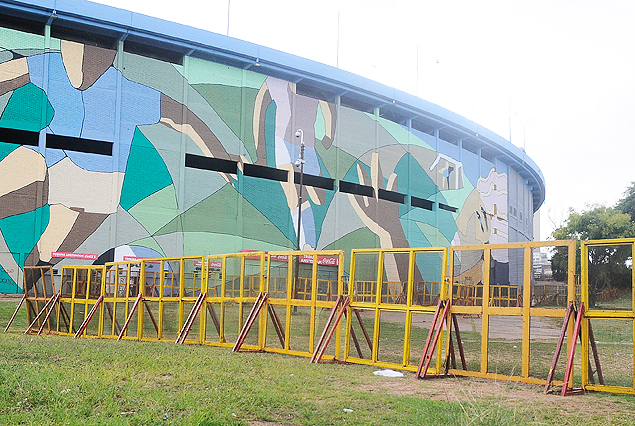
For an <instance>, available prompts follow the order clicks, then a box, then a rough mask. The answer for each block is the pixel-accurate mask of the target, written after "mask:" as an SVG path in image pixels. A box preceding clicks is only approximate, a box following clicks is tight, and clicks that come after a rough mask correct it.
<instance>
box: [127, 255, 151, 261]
mask: <svg viewBox="0 0 635 426" xmlns="http://www.w3.org/2000/svg"><path fill="white" fill-rule="evenodd" d="M143 259H150V258H149V257H137V256H124V257H123V261H124V262H131V261H135V260H143Z"/></svg>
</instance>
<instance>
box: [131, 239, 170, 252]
mask: <svg viewBox="0 0 635 426" xmlns="http://www.w3.org/2000/svg"><path fill="white" fill-rule="evenodd" d="M129 245H131V246H139V247H145V248H149V249H152V250H155V251H156V252H158V253H161V255H162V256H165V251H163V248H162V247H161V246H160V245H159V243H157V241H156V240H155V239H154V238H152V237H148V238H142V239H140V240H137V241H133V242H131V243H130V244H129Z"/></svg>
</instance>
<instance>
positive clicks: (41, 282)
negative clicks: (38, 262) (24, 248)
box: [22, 266, 57, 333]
mask: <svg viewBox="0 0 635 426" xmlns="http://www.w3.org/2000/svg"><path fill="white" fill-rule="evenodd" d="M23 280H24V282H23V288H22V290H23V292H24V297H25V301H26V312H27V320H28V323H29V324H32V323H33V321H34V320H35V318H36V317H37V316H38V314H39V313H40V311H41V310H42V309H44V306H45V305H46V303H47V302H48V301H49V300H50V299H51V298H52V297H53V296H54V295H55V293H56V288H55V277H54V276H53V268H52V267H50V266H25V267H24V275H23ZM55 314H57V312H55V313H54V315H52V316H50V317H49V319H48V320H46V322H44V317H43V316H42V317H41V318H38V321H37V323H36V324H35V325H36V326H37V328H34V329H32V330H30V332H35V333H37V332H38V331H39V330H40V328H42V331H43V332H46V333H51V332H54V331H55V326H54V324H55V321H56V315H55Z"/></svg>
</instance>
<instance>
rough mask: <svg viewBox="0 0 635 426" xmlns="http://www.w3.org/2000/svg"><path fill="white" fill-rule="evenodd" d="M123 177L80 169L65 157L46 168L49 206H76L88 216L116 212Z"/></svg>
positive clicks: (119, 173) (119, 174) (120, 174)
mask: <svg viewBox="0 0 635 426" xmlns="http://www.w3.org/2000/svg"><path fill="white" fill-rule="evenodd" d="M29 151H30V150H29ZM0 165H1V163H0ZM123 178H124V173H121V172H114V173H109V172H92V171H88V170H84V169H82V168H81V167H78V166H77V165H76V164H75V163H73V162H72V161H71V160H70V159H69V158H68V157H66V158H64V159H63V160H61V161H59V162H58V163H56V164H55V165H53V166H51V167H50V168H49V189H50V190H49V203H50V204H63V205H65V206H67V207H78V208H82V209H84V210H85V211H86V212H89V213H104V214H111V213H116V212H117V205H118V204H119V196H120V195H121V187H122V185H123ZM104 188H112V191H111V192H108V191H104Z"/></svg>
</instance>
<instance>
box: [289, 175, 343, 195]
mask: <svg viewBox="0 0 635 426" xmlns="http://www.w3.org/2000/svg"><path fill="white" fill-rule="evenodd" d="M294 179H295V183H300V172H294ZM302 184H303V185H307V186H313V187H315V188H324V189H330V190H331V191H332V190H333V186H334V185H335V180H334V179H331V178H326V177H322V176H315V175H307V174H306V173H305V174H304V177H303V178H302Z"/></svg>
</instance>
